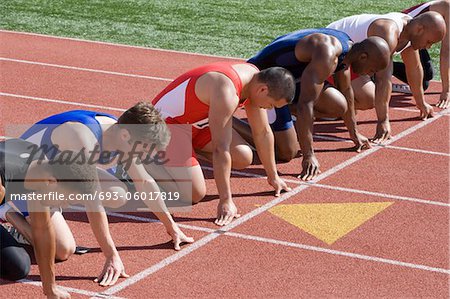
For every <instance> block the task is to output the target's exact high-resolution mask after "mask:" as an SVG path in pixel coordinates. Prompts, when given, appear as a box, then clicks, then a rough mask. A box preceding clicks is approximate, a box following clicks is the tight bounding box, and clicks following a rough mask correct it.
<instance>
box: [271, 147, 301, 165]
mask: <svg viewBox="0 0 450 299" xmlns="http://www.w3.org/2000/svg"><path fill="white" fill-rule="evenodd" d="M297 153H298V148H297V147H282V148H278V149H277V153H276V154H277V160H278V161H280V162H289V161H291V160H292V159H294V158H295V157H296V156H297Z"/></svg>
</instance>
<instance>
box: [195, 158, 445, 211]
mask: <svg viewBox="0 0 450 299" xmlns="http://www.w3.org/2000/svg"><path fill="white" fill-rule="evenodd" d="M202 169H205V170H209V171H213V168H212V167H209V166H202ZM231 173H232V174H235V175H240V176H245V177H251V178H258V179H266V178H267V177H266V176H263V175H259V174H253V173H247V172H242V171H236V170H232V171H231ZM283 180H284V181H285V182H288V183H294V184H297V185H298V184H301V185H308V186H310V187H316V188H323V189H330V190H335V191H343V192H349V193H356V194H364V195H371V196H376V197H382V198H390V199H395V200H401V201H411V202H416V203H420V204H427V205H434V206H442V207H447V208H450V203H445V202H439V201H434V200H431V199H420V198H414V197H408V196H400V195H393V194H387V193H382V192H373V191H366V190H359V189H353V188H346V187H338V186H331V185H325V184H319V183H309V182H304V181H302V180H300V179H298V180H295V179H286V178H283Z"/></svg>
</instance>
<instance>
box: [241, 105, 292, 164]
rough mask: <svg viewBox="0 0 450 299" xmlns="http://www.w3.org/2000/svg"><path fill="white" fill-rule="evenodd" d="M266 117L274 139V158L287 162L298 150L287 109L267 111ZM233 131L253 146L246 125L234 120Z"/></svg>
mask: <svg viewBox="0 0 450 299" xmlns="http://www.w3.org/2000/svg"><path fill="white" fill-rule="evenodd" d="M267 116H268V119H269V123H270V127H271V128H272V132H273V135H274V138H275V156H276V158H277V160H278V161H282V162H289V161H290V160H292V159H293V158H295V157H296V156H297V153H298V151H299V149H300V147H299V144H298V141H297V133H296V132H295V128H294V126H293V122H292V117H291V113H290V111H289V107H288V106H287V105H286V106H284V107H282V108H275V109H270V110H267ZM233 129H235V130H236V132H238V133H239V134H240V135H241V136H242V138H243V139H244V140H245V141H246V142H247V143H248V144H250V145H252V146H253V147H254V146H255V144H254V142H253V136H252V135H251V129H250V126H249V125H248V123H246V122H244V121H242V120H240V119H236V118H234V119H233Z"/></svg>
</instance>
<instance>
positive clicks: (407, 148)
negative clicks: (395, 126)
mask: <svg viewBox="0 0 450 299" xmlns="http://www.w3.org/2000/svg"><path fill="white" fill-rule="evenodd" d="M313 136H314V138H315V139H322V140H327V141H336V142H346V143H353V141H351V140H350V139H346V138H340V137H334V136H326V135H313ZM371 145H372V146H379V147H384V148H390V149H396V150H401V151H409V152H417V153H422V154H430V155H437V156H445V157H450V154H449V153H443V152H436V151H429V150H422V149H416V148H410V147H404V146H396V145H382V144H381V145H378V144H371Z"/></svg>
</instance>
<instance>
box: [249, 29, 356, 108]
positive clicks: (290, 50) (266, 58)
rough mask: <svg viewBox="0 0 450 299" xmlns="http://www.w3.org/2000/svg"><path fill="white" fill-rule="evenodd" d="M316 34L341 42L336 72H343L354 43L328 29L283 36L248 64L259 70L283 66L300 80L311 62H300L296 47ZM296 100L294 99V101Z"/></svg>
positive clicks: (342, 33)
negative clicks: (344, 62) (301, 41)
mask: <svg viewBox="0 0 450 299" xmlns="http://www.w3.org/2000/svg"><path fill="white" fill-rule="evenodd" d="M315 33H321V34H325V35H329V36H333V37H335V38H336V39H337V40H338V41H339V42H340V44H341V47H342V52H341V54H340V55H339V57H338V63H337V66H336V69H335V70H334V72H338V71H340V70H343V69H344V68H345V65H343V63H342V62H343V60H344V57H345V55H347V53H348V51H349V50H350V47H351V44H352V43H353V42H352V41H351V39H350V37H349V36H348V35H347V34H346V33H344V32H342V31H338V30H333V29H328V28H319V29H304V30H298V31H295V32H292V33H288V34H286V35H282V36H280V37H278V38H276V39H275V40H274V41H273V42H271V43H270V44H269V45H267V46H266V47H265V48H264V49H262V50H261V51H260V52H259V53H258V54H256V55H255V56H253V57H252V58H250V59H249V60H248V62H249V63H252V64H254V65H256V66H257V67H258V68H259V69H266V68H269V67H273V66H281V67H284V68H285V69H287V70H289V71H290V72H291V73H292V75H293V76H294V78H295V79H300V78H301V76H302V74H303V71H304V70H305V68H306V67H307V66H308V64H309V62H305V61H299V60H298V59H297V58H296V57H295V47H296V46H297V43H298V42H299V41H300V40H301V39H302V38H304V37H306V36H308V35H311V34H315ZM296 100H297V99H294V101H296Z"/></svg>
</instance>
